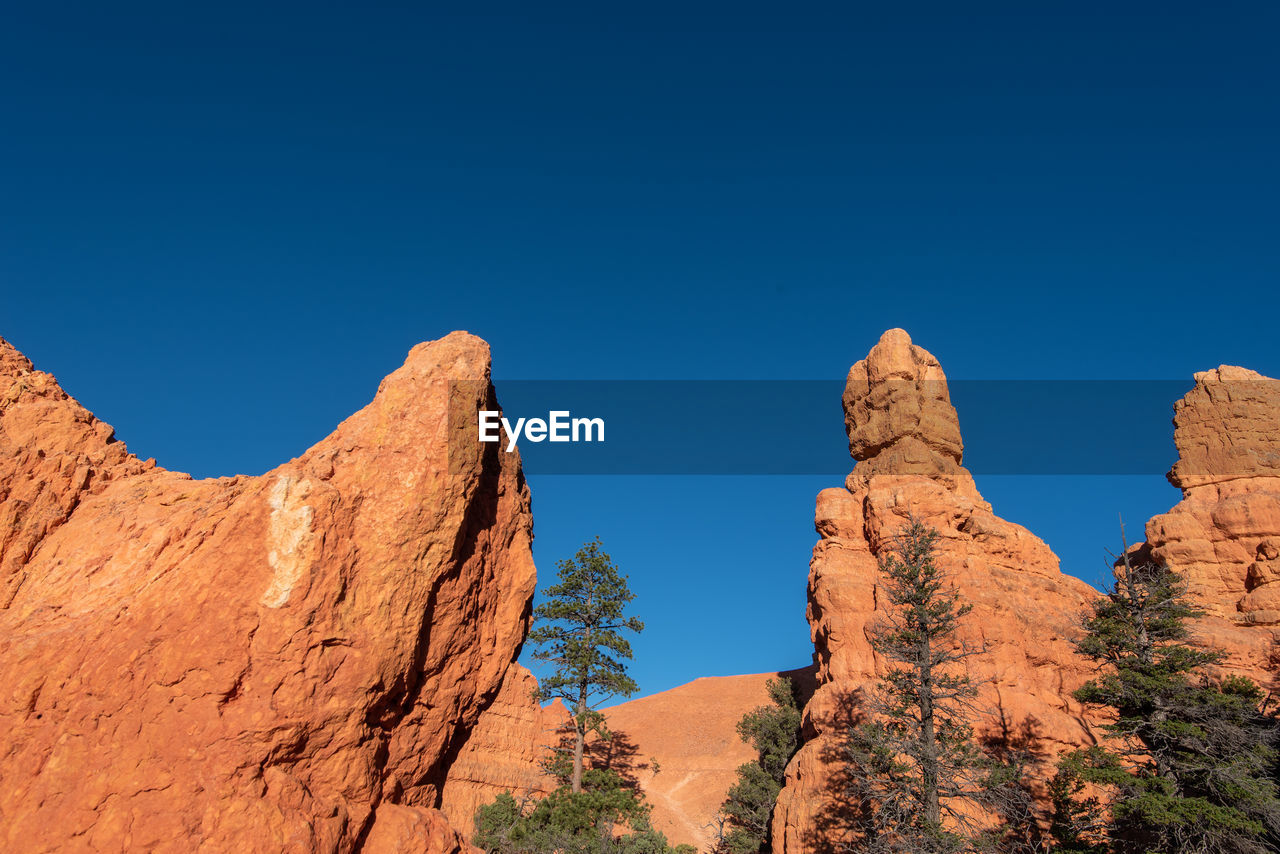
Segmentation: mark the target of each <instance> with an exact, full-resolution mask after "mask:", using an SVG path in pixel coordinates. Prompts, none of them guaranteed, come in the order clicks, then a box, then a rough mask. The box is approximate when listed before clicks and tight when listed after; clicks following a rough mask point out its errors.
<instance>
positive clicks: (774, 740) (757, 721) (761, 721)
mask: <svg viewBox="0 0 1280 854" xmlns="http://www.w3.org/2000/svg"><path fill="white" fill-rule="evenodd" d="M768 690H769V700H770V705H767V706H760V707H758V708H756V709H753V710H752V711H750V712H747V714H745V715H744V716H743V717H742V720H740V721H738V735H739V737H741V739H742V740H743V741H744V742H747V743H748V744H750V745H751V746H753V747H754V748H755V749H756V759H755V760H753V761H751V762H746V763H744V764H742V765H740V766H738V776H737V781H736V782H735V783H734V784H733V787H732V788H730V789H729V792H728V795H727V796H726V798H725V802H724V804H723V805H722V806H721V807H720V814H721V815H722V816H723V817H724V818H725V819H726V821H725V824H726V825H728V827H727V829H726V830H725V831H724V833H723V835H722V837H721V839H720V843H719V845H718V846H717V847H718V848H719V849H720V850H721V851H724V852H729V854H755V852H762V851H768V850H769V823H770V820H771V819H772V817H773V807H774V804H775V803H776V802H777V800H778V793H779V792H780V791H782V784H783V782H784V781H785V779H786V773H787V763H788V762H790V761H791V757H792V756H794V755H795V752H796V749H797V748H798V747H799V744H800V708H799V705H798V704H797V703H796V697H795V689H794V687H793V686H792V684H791V680H790V679H788V678H786V677H781V678H778V679H770V680H769V683H768Z"/></svg>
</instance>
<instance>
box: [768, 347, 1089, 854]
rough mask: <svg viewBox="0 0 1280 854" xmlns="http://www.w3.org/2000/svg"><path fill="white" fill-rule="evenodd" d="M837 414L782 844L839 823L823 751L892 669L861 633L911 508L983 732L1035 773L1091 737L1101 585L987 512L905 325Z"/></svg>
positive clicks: (933, 370)
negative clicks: (956, 598) (962, 651)
mask: <svg viewBox="0 0 1280 854" xmlns="http://www.w3.org/2000/svg"><path fill="white" fill-rule="evenodd" d="M844 410H845V424H846V428H847V430H848V434H849V447H850V451H851V452H852V454H853V456H854V459H855V460H856V461H857V463H856V465H855V466H854V469H853V472H852V473H851V474H850V475H849V477H848V478H847V479H846V481H845V485H844V487H843V488H838V489H826V490H823V491H822V492H821V493H819V495H818V500H817V511H816V514H815V524H816V527H817V530H818V533H819V535H820V537H821V539H820V540H819V542H818V544H817V546H815V548H814V552H813V559H812V561H811V563H810V573H809V609H808V613H809V623H810V627H811V631H812V636H813V641H814V647H815V652H816V660H817V664H818V673H817V680H818V689H817V692H816V694H815V695H814V697H813V699H812V700H811V701H810V702H809V704H808V705H807V707H806V709H805V730H806V737H807V741H806V744H805V746H804V747H803V748H802V749H801V751H800V753H799V754H797V756H796V757H795V758H794V759H793V760H792V763H791V765H790V766H789V768H788V774H787V784H786V788H785V789H784V790H783V792H782V795H781V796H780V798H779V801H778V807H777V809H776V811H775V818H774V826H773V845H774V850H775V851H777V852H786V854H799V852H808V851H813V850H815V849H817V848H819V847H820V846H821V845H822V843H823V842H824V841H830V840H831V839H832V838H833V837H834V836H836V835H838V833H839V829H838V820H837V817H836V816H835V811H834V810H833V809H832V804H833V803H835V802H836V801H838V800H839V794H840V793H839V792H838V791H835V786H836V784H835V782H834V780H833V778H832V774H831V769H832V763H831V762H830V760H831V759H832V756H833V754H832V751H834V750H835V749H836V743H837V740H838V738H839V736H840V733H841V732H842V731H843V729H844V728H845V727H847V725H848V724H849V723H850V722H851V721H852V720H854V719H856V717H857V715H858V714H859V710H860V708H861V704H860V696H861V692H862V691H863V690H864V689H865V688H866V687H867V686H868V685H870V684H871V683H872V682H874V680H875V679H876V677H877V675H878V674H881V673H883V672H884V671H885V669H886V662H884V661H883V660H881V659H880V658H879V656H877V655H876V653H875V652H874V650H873V649H872V647H871V643H870V640H869V632H870V630H871V629H872V627H873V626H874V625H875V623H876V622H877V621H878V620H879V619H880V617H881V615H882V612H881V608H882V602H881V599H880V597H879V596H878V595H877V584H878V582H877V576H878V571H879V570H878V561H879V559H880V558H881V556H883V555H884V554H885V553H886V552H887V551H888V550H889V549H890V548H891V546H892V542H891V541H892V538H893V536H894V535H895V534H896V533H897V532H898V531H899V530H900V529H901V528H902V527H903V526H904V525H905V524H906V523H907V520H908V517H909V516H910V515H914V516H916V517H918V518H919V519H921V520H922V521H923V522H925V523H926V524H928V525H930V526H932V527H934V528H936V529H937V530H938V531H939V532H940V534H941V539H940V541H939V545H938V551H937V554H938V560H939V562H940V563H941V564H942V565H943V566H944V567H946V568H947V569H948V570H949V571H950V573H951V575H952V578H953V580H954V582H955V584H956V586H957V588H958V589H959V591H960V594H961V596H962V597H963V599H964V600H965V601H967V602H968V603H970V604H972V606H973V611H972V613H970V614H969V615H968V616H967V617H965V618H964V619H963V621H962V629H961V631H960V633H959V637H958V638H957V642H959V643H965V644H969V645H970V646H972V647H975V648H981V649H983V653H982V654H981V655H979V656H976V657H974V658H971V659H969V661H968V665H969V671H970V674H971V676H972V677H973V679H974V681H975V682H976V683H977V684H978V685H979V686H980V694H979V697H978V701H977V703H978V708H979V710H980V712H979V714H977V715H976V716H975V720H974V721H973V723H974V725H975V728H976V729H977V731H978V732H979V734H980V735H981V736H982V737H983V738H985V739H986V740H988V742H989V743H991V744H992V745H993V746H994V747H995V748H996V749H1008V750H1027V751H1030V752H1031V753H1033V754H1034V755H1035V756H1037V757H1040V765H1039V769H1040V777H1041V779H1043V777H1044V776H1045V775H1047V773H1048V766H1049V763H1050V761H1051V758H1052V757H1053V756H1055V755H1056V754H1058V753H1060V752H1063V751H1065V750H1067V749H1069V748H1074V747H1077V746H1080V745H1084V744H1089V743H1091V742H1092V736H1091V735H1090V732H1089V728H1088V726H1087V723H1086V720H1085V716H1084V709H1083V708H1082V707H1081V706H1080V704H1079V703H1077V702H1076V701H1075V700H1074V699H1072V697H1071V692H1072V691H1073V690H1074V689H1075V688H1077V687H1078V686H1079V685H1081V684H1083V683H1084V682H1085V681H1087V680H1088V678H1089V677H1090V675H1091V673H1092V668H1091V666H1090V664H1089V663H1088V662H1086V661H1085V660H1084V659H1082V658H1081V657H1080V656H1079V655H1078V654H1077V653H1076V651H1075V649H1074V646H1073V644H1072V640H1073V638H1075V637H1077V636H1078V633H1079V630H1078V625H1079V617H1080V615H1081V614H1082V613H1083V612H1084V611H1085V610H1086V608H1087V606H1088V604H1089V602H1090V601H1091V600H1092V599H1093V598H1094V597H1095V596H1096V592H1095V591H1094V590H1093V589H1092V588H1091V587H1089V586H1088V585H1087V584H1085V583H1084V582H1082V581H1079V580H1078V579H1075V578H1072V577H1070V576H1067V575H1064V574H1062V572H1061V571H1060V570H1059V567H1058V559H1057V557H1056V556H1055V555H1054V554H1053V552H1052V551H1050V549H1049V547H1048V546H1047V545H1045V544H1044V543H1043V542H1042V541H1041V540H1040V539H1038V538H1037V537H1035V536H1034V535H1033V534H1031V532H1029V531H1027V530H1026V529H1025V528H1023V527H1021V526H1019V525H1015V524H1013V523H1011V522H1008V521H1005V520H1004V519H1001V518H1000V517H998V516H996V515H995V514H994V513H993V512H992V508H991V506H990V505H989V504H988V503H987V502H986V501H984V500H983V498H982V496H981V495H980V494H979V493H978V490H977V487H976V486H975V484H974V482H973V478H972V477H971V476H970V474H969V472H968V471H967V470H965V468H964V467H963V466H962V464H961V462H962V450H963V446H962V443H961V440H960V429H959V422H958V419H957V417H956V413H955V409H954V408H953V407H952V406H951V403H950V396H949V393H948V390H947V384H946V378H945V376H944V375H943V372H942V368H941V366H940V365H939V364H938V361H937V360H936V359H935V358H934V357H933V356H932V355H930V354H929V353H928V352H927V351H925V350H923V349H922V348H920V347H917V346H915V345H914V344H912V343H911V339H910V338H909V337H908V336H907V333H906V332H904V331H902V330H900V329H894V330H890V331H888V332H886V333H885V334H884V336H883V337H881V339H880V342H879V343H878V344H876V346H875V347H874V348H872V350H871V352H870V354H868V356H867V358H866V359H865V360H863V361H861V362H858V363H857V364H856V365H854V366H853V368H852V369H851V370H850V371H849V376H848V380H847V383H846V387H845V393H844Z"/></svg>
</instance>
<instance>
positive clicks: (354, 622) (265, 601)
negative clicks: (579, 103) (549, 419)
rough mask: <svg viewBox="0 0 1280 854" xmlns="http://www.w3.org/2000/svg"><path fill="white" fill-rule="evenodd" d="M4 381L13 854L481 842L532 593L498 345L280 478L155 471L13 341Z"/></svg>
mask: <svg viewBox="0 0 1280 854" xmlns="http://www.w3.org/2000/svg"><path fill="white" fill-rule="evenodd" d="M0 394H2V395H3V397H2V398H0V520H3V524H0V584H2V585H3V587H2V588H0V589H2V590H3V600H2V601H0V604H2V605H3V610H0V685H3V689H0V742H2V744H0V747H2V748H3V749H2V750H0V779H3V780H4V786H3V787H0V848H3V849H4V850H6V851H23V852H26V851H32V852H37V851H82V850H83V851H88V850H93V851H152V852H162V851H183V852H185V851H191V850H196V849H198V850H200V851H208V852H218V851H228V852H230V851H235V852H240V851H297V852H302V851H306V852H311V851H319V852H350V851H356V850H366V851H372V850H379V851H429V850H431V851H436V850H438V851H454V850H460V849H461V848H463V847H465V845H466V842H465V837H466V836H467V835H469V830H470V828H469V827H462V828H460V829H461V830H462V836H459V835H458V834H457V833H456V832H455V831H454V830H452V829H451V828H450V827H449V825H448V823H447V822H446V821H445V819H444V818H443V816H442V815H441V814H440V813H438V812H437V811H436V808H437V807H438V806H440V804H441V799H442V794H443V790H444V789H446V788H448V787H450V786H452V785H456V784H455V783H451V782H450V772H451V770H452V769H453V768H454V766H455V765H456V760H457V759H458V758H459V757H460V756H464V755H466V752H467V750H468V744H469V740H470V738H471V736H472V734H473V733H475V732H477V731H479V732H483V731H484V727H483V725H482V720H483V718H482V715H483V714H484V713H485V710H486V709H488V708H490V707H491V706H492V705H493V704H494V701H495V698H498V697H500V696H509V695H510V693H511V692H512V691H515V688H514V687H511V686H515V685H519V684H521V683H525V682H527V676H526V675H522V672H521V671H518V670H513V667H512V662H513V660H514V658H515V656H516V654H517V652H518V649H519V647H520V644H521V642H522V641H523V639H524V635H525V631H526V628H527V624H528V618H529V607H530V598H531V596H532V593H533V589H534V584H535V577H534V566H533V561H532V556H531V552H530V537H531V517H530V512H529V493H528V490H527V488H526V485H525V483H524V480H523V476H522V474H521V472H520V465H519V458H518V456H517V455H515V454H511V455H508V454H504V453H502V452H501V451H500V450H499V449H498V447H497V446H496V445H492V444H480V443H479V442H477V441H474V438H472V439H471V441H468V440H467V439H468V435H467V433H466V431H467V430H468V429H470V430H471V431H472V432H473V433H474V430H475V417H474V412H475V410H476V409H477V408H481V407H483V408H496V404H495V401H494V399H493V391H492V387H491V386H490V384H489V349H488V346H487V345H486V344H485V343H484V342H483V341H481V340H480V339H478V338H475V337H473V336H471V335H468V334H466V333H453V334H451V335H449V336H447V337H446V338H443V339H441V340H439V341H436V342H432V343H428V344H422V345H419V346H418V347H415V348H414V349H413V351H412V352H411V353H410V354H409V357H408V359H407V361H406V362H405V364H404V366H403V367H401V368H400V369H398V370H397V371H395V372H394V373H392V374H391V375H390V376H388V377H387V378H386V379H385V380H383V382H382V384H381V386H380V387H379V389H378V393H377V395H376V397H375V398H374V399H373V402H372V403H370V404H369V405H368V406H367V407H365V408H364V409H362V410H361V411H360V412H358V413H356V414H355V415H353V416H351V417H350V418H348V419H347V420H346V421H344V422H343V423H342V424H341V425H340V426H339V427H338V428H337V430H335V432H334V433H333V434H332V435H330V436H329V437H328V438H326V439H324V440H323V441H321V442H320V443H319V444H317V445H316V446H315V447H313V448H311V449H310V450H308V451H307V452H306V453H304V454H303V455H302V456H300V457H298V458H297V459H295V460H292V461H290V462H288V463H285V464H284V465H282V466H280V467H279V468H276V469H275V470H273V471H271V472H268V473H267V474H265V475H262V476H261V477H225V478H217V479H212V480H192V479H191V478H190V477H189V476H187V475H183V474H179V473H176V472H170V471H166V470H164V469H161V468H158V467H156V466H155V465H154V463H152V462H149V461H148V462H142V461H140V460H138V459H136V458H135V457H133V456H131V455H129V454H128V453H127V451H126V450H125V447H124V445H123V444H121V443H120V442H117V441H115V440H114V438H113V436H112V431H111V428H110V427H108V426H107V425H105V424H102V423H101V422H99V421H97V420H96V419H94V418H93V416H92V415H90V414H89V413H88V412H86V411H85V410H84V409H83V408H82V407H81V406H79V404H77V403H76V402H75V401H74V400H72V399H70V398H69V397H67V395H66V394H65V393H64V392H63V391H62V390H61V389H60V388H59V387H58V385H57V383H56V382H55V381H54V379H53V378H52V377H50V376H49V375H47V374H44V373H41V372H39V371H36V370H34V368H33V366H32V365H31V364H30V362H28V361H27V360H26V359H25V358H23V357H22V356H21V355H20V354H19V353H17V351H16V350H14V349H13V348H12V347H11V346H10V345H8V344H7V343H5V342H2V341H0ZM451 412H452V413H454V414H455V415H456V416H458V417H454V418H451V417H450V414H451ZM451 439H452V441H451ZM504 686H506V687H504ZM454 779H455V780H456V778H454Z"/></svg>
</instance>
